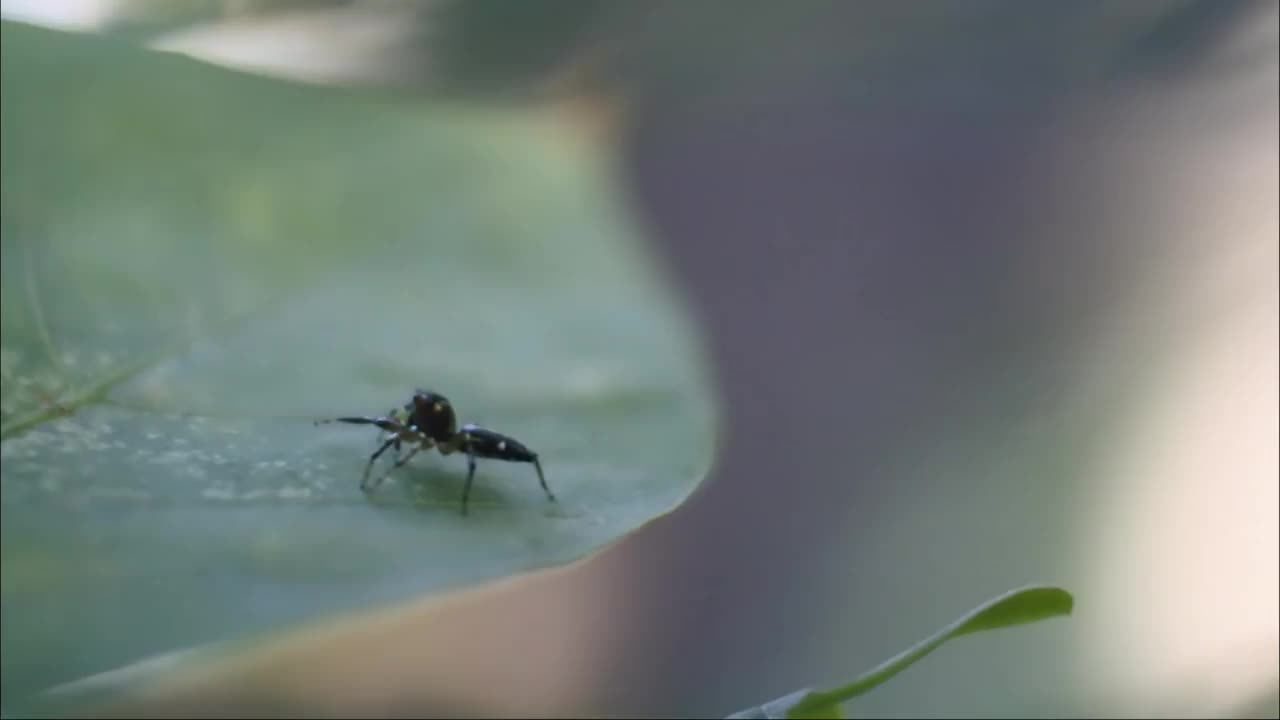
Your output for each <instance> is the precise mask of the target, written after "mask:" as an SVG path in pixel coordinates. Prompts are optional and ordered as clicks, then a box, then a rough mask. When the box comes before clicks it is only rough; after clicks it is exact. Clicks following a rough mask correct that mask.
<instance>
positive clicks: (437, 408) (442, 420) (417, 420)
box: [315, 389, 556, 515]
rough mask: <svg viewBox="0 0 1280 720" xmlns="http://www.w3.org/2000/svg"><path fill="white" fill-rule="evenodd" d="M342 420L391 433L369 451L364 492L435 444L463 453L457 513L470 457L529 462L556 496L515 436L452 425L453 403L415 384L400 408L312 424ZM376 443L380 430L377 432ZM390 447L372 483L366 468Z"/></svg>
mask: <svg viewBox="0 0 1280 720" xmlns="http://www.w3.org/2000/svg"><path fill="white" fill-rule="evenodd" d="M332 422H342V423H350V424H353V425H374V426H377V427H378V429H379V430H381V431H383V432H389V433H391V438H390V439H389V440H387V441H386V442H383V443H382V445H381V446H380V447H379V448H378V449H377V450H375V451H374V453H373V454H372V455H370V456H369V462H368V464H366V465H365V468H364V475H363V477H361V479H360V489H361V490H363V491H365V492H370V491H372V490H373V489H375V488H377V486H378V485H380V484H382V481H383V480H386V479H387V477H388V476H390V475H391V473H393V472H395V470H396V469H397V468H399V467H400V466H402V465H404V464H405V463H407V462H409V460H411V459H412V458H413V456H414V455H417V454H418V452H420V451H422V450H430V449H431V448H435V449H437V450H439V451H440V454H441V455H451V454H453V453H455V452H464V453H466V454H467V481H466V483H465V484H464V485H463V487H462V514H463V515H466V514H467V498H468V497H469V496H470V495H471V481H472V478H473V477H474V476H475V473H476V458H490V459H494V460H507V461H511V462H527V463H533V467H534V468H535V469H536V470H537V471H538V482H539V483H540V484H541V485H542V490H543V492H545V493H546V494H547V500H549V501H551V502H555V501H556V496H555V495H554V494H552V492H551V489H550V488H548V487H547V480H546V478H545V477H543V475H542V464H541V463H540V462H538V454H537V453H535V452H533V451H532V450H530V449H529V448H527V447H525V445H524V444H523V443H521V442H519V441H517V440H516V439H515V438H511V437H508V436H506V435H503V434H502V433H498V432H494V431H493V430H487V429H485V428H482V427H480V426H478V425H471V424H467V425H463V426H462V427H461V428H458V419H457V416H456V415H455V414H454V411H453V404H452V403H450V402H449V399H448V398H446V397H445V396H443V395H441V394H439V393H436V392H432V391H430V390H422V389H418V390H416V391H415V392H414V394H413V398H411V399H410V400H409V402H407V403H405V404H404V407H403V408H393V409H392V410H391V411H389V412H388V413H387V414H386V415H385V416H383V417H363V416H357V417H339V418H332V419H329V420H317V421H316V422H315V424H316V425H323V424H325V423H332ZM378 440H379V442H382V434H381V433H379V435H378ZM402 443H403V444H408V445H413V449H411V450H410V451H409V453H408V454H407V455H401V454H400V449H401V444H402ZM393 446H394V447H395V449H396V462H395V465H393V466H391V469H390V470H388V471H387V472H386V473H385V474H383V475H382V477H380V478H379V479H378V481H377V482H375V483H373V484H372V485H370V484H369V472H370V471H371V470H372V469H373V464H374V462H376V461H377V459H378V457H379V456H381V455H382V453H384V452H386V451H387V448H390V447H393Z"/></svg>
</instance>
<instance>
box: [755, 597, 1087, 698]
mask: <svg viewBox="0 0 1280 720" xmlns="http://www.w3.org/2000/svg"><path fill="white" fill-rule="evenodd" d="M1073 605H1074V600H1073V599H1072V597H1071V594H1070V593H1068V592H1067V591H1066V590H1063V589H1061V588H1056V587H1043V586H1034V587H1027V588H1022V589H1018V590H1012V591H1010V592H1008V593H1006V594H1004V595H1002V596H1000V597H998V598H995V599H994V600H991V601H989V602H987V603H984V604H983V605H980V606H979V607H977V608H975V609H974V610H973V611H971V612H970V613H969V614H968V615H965V616H964V617H962V618H960V619H959V620H957V621H955V622H954V623H952V624H951V625H948V626H947V627H945V628H943V629H942V630H939V631H938V632H937V633H935V634H934V635H933V636H932V637H929V638H927V639H925V640H924V641H922V642H920V643H919V644H917V645H916V646H915V647H913V648H911V649H909V650H907V651H905V652H903V653H901V654H899V655H897V656H896V657H893V658H891V659H890V660H888V661H887V662H885V663H883V664H882V665H880V666H879V667H877V668H876V669H874V670H872V671H871V672H869V673H867V674H865V675H863V676H862V677H860V678H858V679H857V680H854V681H853V682H850V683H848V684H846V685H841V686H839V687H836V688H832V689H830V690H808V691H805V690H802V691H799V692H795V693H791V694H789V695H784V696H783V697H781V698H778V699H777V700H773V701H771V702H769V703H766V704H764V705H762V706H760V707H759V708H752V709H750V710H745V711H742V712H740V713H737V714H735V715H731V716H730V717H731V718H781V717H786V718H791V719H792V720H801V719H817V718H822V719H827V718H839V717H842V715H841V710H840V704H841V703H843V702H846V701H848V700H850V699H851V698H854V697H857V696H858V695H862V694H863V693H865V692H867V691H868V690H871V689H872V688H874V687H876V686H878V685H880V684H881V683H884V682H885V681H887V680H888V679H889V678H891V677H893V676H894V675H897V674H898V673H900V672H902V671H903V670H905V669H907V667H909V666H910V665H912V664H913V663H915V662H916V661H917V660H919V659H921V658H923V657H924V656H925V655H928V654H929V653H931V652H933V651H934V650H935V649H937V648H938V646H940V645H942V644H943V643H945V642H946V641H948V640H950V639H952V638H955V637H959V636H961V635H967V634H969V633H974V632H979V631H982V630H995V629H998V628H1004V627H1010V626H1013V625H1021V624H1024V623H1030V622H1036V621H1038V620H1045V619H1048V618H1051V617H1057V616H1060V615H1069V614H1071V610H1072V607H1073Z"/></svg>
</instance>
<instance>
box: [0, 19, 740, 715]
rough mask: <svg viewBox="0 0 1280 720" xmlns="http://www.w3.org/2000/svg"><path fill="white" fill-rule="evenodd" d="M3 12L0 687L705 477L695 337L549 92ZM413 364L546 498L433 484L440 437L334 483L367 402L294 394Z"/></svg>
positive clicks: (588, 519)
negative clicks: (245, 57)
mask: <svg viewBox="0 0 1280 720" xmlns="http://www.w3.org/2000/svg"><path fill="white" fill-rule="evenodd" d="M0 29H2V33H3V43H0V48H2V51H3V64H2V72H3V83H2V85H0V87H2V91H3V103H2V105H0V107H2V108H3V123H2V124H0V132H2V134H3V153H2V163H3V165H2V167H3V183H2V184H0V209H2V212H0V255H2V258H3V263H2V264H0V273H2V279H3V282H2V283H0V300H2V302H0V316H2V318H0V319H2V320H3V322H2V324H0V327H2V332H0V386H2V387H0V396H2V399H3V402H2V403H0V438H3V442H2V443H0V451H2V452H0V470H2V477H3V479H2V481H0V515H2V518H3V543H2V544H0V554H2V559H3V563H2V565H0V568H2V569H0V576H2V579H3V589H2V591H0V592H2V596H3V602H2V603H0V612H2V617H3V633H2V634H0V638H2V643H3V645H2V647H3V652H2V653H0V656H2V661H3V665H2V667H0V675H2V676H3V678H2V679H3V685H4V702H5V708H4V713H5V714H6V715H7V714H10V713H21V712H23V710H22V708H23V705H24V703H26V702H27V701H28V700H30V699H31V698H32V697H35V696H38V695H39V693H40V691H41V690H42V689H45V688H50V687H53V686H57V685H62V684H64V683H68V682H72V681H75V680H77V679H78V678H85V677H96V680H95V682H94V683H89V685H93V686H95V687H96V686H97V685H98V684H104V683H106V681H107V680H111V679H113V678H120V677H132V675H130V674H129V673H124V674H121V673H114V674H112V673H111V671H113V670H117V669H120V668H122V667H129V666H130V665H131V664H133V663H137V662H139V661H141V660H142V659H144V658H150V657H154V656H160V657H183V658H185V657H186V656H183V655H177V656H171V655H167V654H168V653H172V652H174V651H177V650H181V649H184V648H189V647H192V646H202V645H206V644H213V645H215V646H217V647H226V646H227V645H226V644H225V643H231V645H232V646H237V647H239V646H241V645H240V643H239V641H241V640H243V641H246V642H247V641H249V640H252V639H255V638H259V637H262V636H264V635H267V634H269V633H274V632H276V631H280V630H284V629H287V628H296V627H301V626H304V625H306V626H313V625H315V624H318V623H320V622H321V621H322V620H323V619H325V618H331V617H334V616H335V615H337V614H340V613H346V612H352V611H365V610H369V609H373V608H378V607H385V606H388V605H390V604H393V603H399V602H402V601H408V600H411V599H416V598H420V597H423V596H425V595H430V594H434V593H438V592H441V591H444V590H456V589H460V588H462V587H466V586H470V585H474V584H476V583H479V582H481V581H486V580H494V579H497V578H500V577H504V576H508V575H512V574H516V573H521V572H526V571H530V570H533V569H536V568H541V567H548V566H552V565H559V564H563V563H566V562H569V561H571V560H575V559H578V558H581V557H583V556H585V555H588V554H590V553H592V552H595V551H597V550H599V549H600V548H602V547H604V546H605V545H607V544H610V543H612V542H614V541H616V540H617V539H618V538H619V537H620V536H622V535H624V534H626V533H628V532H630V531H632V530H634V529H636V528H638V527H639V526H641V525H643V524H644V523H646V522H648V521H649V520H651V519H653V518H655V517H657V516H659V515H662V514H663V513H666V512H668V511H670V510H671V509H673V508H674V507H676V506H677V505H679V504H680V503H681V502H682V501H683V500H684V499H685V498H686V497H687V496H688V495H689V493H690V492H691V491H692V490H693V489H694V488H695V487H696V485H697V484H698V482H699V481H700V480H701V479H702V477H703V474H704V472H705V470H706V469H707V467H708V465H709V463H710V459H711V457H712V454H713V451H714V445H715V407H714V403H713V400H712V396H711V393H710V388H711V385H710V383H709V382H708V378H707V376H706V375H705V374H704V372H705V368H704V365H703V363H702V356H701V353H700V352H699V344H700V342H699V339H698V336H697V334H696V332H694V328H693V325H692V323H691V322H690V321H689V318H688V317H687V316H686V314H685V313H684V309H683V308H682V307H681V306H680V304H679V302H678V298H677V297H676V296H675V295H673V294H672V293H671V292H670V289H669V288H668V286H667V285H666V281H665V279H664V278H663V276H662V275H661V273H660V272H659V270H658V269H657V267H656V266H655V265H654V264H653V263H652V262H651V261H650V259H649V257H648V256H647V254H646V253H645V252H644V248H643V245H642V242H641V238H640V237H639V234H638V233H637V231H636V230H635V227H634V225H633V224H632V223H631V221H630V218H628V217H627V214H626V212H625V205H624V203H622V202H621V201H620V198H619V192H618V189H617V187H616V186H615V185H614V183H613V182H612V177H613V176H612V175H611V173H610V169H609V167H608V165H607V156H604V155H602V154H601V153H600V152H599V151H598V149H597V148H594V147H592V146H591V145H590V144H589V141H588V140H585V139H583V136H581V135H580V134H577V133H575V132H574V130H573V126H572V123H566V122H560V121H558V120H557V116H556V115H555V114H554V113H546V112H525V111H521V110H518V109H505V108H484V107H475V106H468V105H454V104H450V105H441V104H438V103H422V102H417V101H410V100H407V99H397V98H390V97H381V96H378V97H372V96H366V95H361V94H357V93H353V92H348V91H335V90H332V89H326V88H317V87H308V86H302V85H296V84H290V83H284V82H278V81H273V80H267V79H264V78H259V77H252V76H249V75H245V74H241V73H236V72H231V71H228V70H225V69H222V68H217V67H213V66H210V65H206V64H203V63H198V62H195V61H192V60H190V59H187V58H183V57H179V56H176V55H172V54H168V53H158V52H150V51H144V50H141V49H138V48H135V47H130V46H127V45H125V44H122V43H117V42H113V41H111V40H109V39H105V38H102V37H98V36H92V35H76V34H66V33H57V32H50V31H46V30H39V29H36V28H32V27H29V26H24V25H19V24H14V23H9V22H6V23H3V25H0ZM415 387H428V388H432V389H435V390H437V391H439V392H441V393H443V394H444V395H446V396H447V397H448V398H449V399H450V400H452V401H453V403H454V405H455V406H456V408H457V410H458V414H459V421H460V422H464V423H465V422H475V423H477V424H480V425H484V426H487V427H491V428H493V429H494V430H498V431H501V432H505V433H508V434H510V435H513V436H514V437H516V438H517V439H519V440H520V441H522V442H524V443H526V444H528V445H529V446H530V447H531V448H532V449H533V450H534V451H536V452H538V453H539V454H540V456H541V462H542V466H543V468H544V470H545V473H546V479H547V482H548V484H549V485H550V487H551V489H552V490H553V491H554V492H555V494H556V496H557V498H558V500H559V502H558V503H555V504H552V503H549V502H548V501H547V500H546V498H545V497H544V495H543V493H542V490H541V489H540V488H539V486H538V480H537V476H536V475H535V473H534V469H533V467H532V466H531V465H524V464H518V463H503V462H497V461H488V462H486V461H484V460H482V461H480V463H479V466H478V469H477V472H476V476H475V482H474V486H473V489H472V492H471V502H470V511H471V512H470V515H469V516H467V517H463V516H461V514H460V513H459V500H460V497H461V492H462V487H463V481H464V477H465V475H466V469H467V463H466V459H465V457H463V456H462V455H460V454H454V455H451V456H448V457H442V456H440V455H439V454H428V453H421V454H419V455H418V456H417V457H415V458H414V460H413V462H411V463H409V464H408V465H406V466H405V467H403V468H402V469H401V470H399V471H397V473H396V474H395V475H393V476H392V479H391V480H390V481H388V482H386V483H384V484H383V485H382V486H381V487H380V488H379V490H378V492H377V493H375V494H373V495H372V496H370V497H366V496H365V495H363V494H362V493H361V491H360V489H359V481H360V477H361V472H362V471H363V469H364V465H365V462H366V459H367V458H368V457H369V455H370V453H371V452H372V451H373V450H374V449H375V448H376V447H377V445H376V439H375V438H376V435H377V433H376V431H373V430H370V429H368V428H364V427H355V426H350V425H323V426H320V427H316V426H314V425H313V424H312V421H313V420H315V419H317V418H325V417H333V416H341V415H364V414H382V413H385V412H387V411H388V410H390V409H391V408H393V407H397V406H399V405H401V404H402V403H404V402H405V401H406V400H407V399H408V396H409V394H410V393H411V392H412V391H413V389H414V388H415ZM393 452H394V451H389V452H388V454H387V455H385V456H383V459H382V462H381V463H380V466H379V467H378V468H377V470H376V472H378V473H379V474H381V473H382V472H384V471H386V470H387V469H388V468H389V467H390V465H391V462H392V461H393V460H394V458H391V457H390V456H391V454H392V453H393ZM142 667H144V668H146V667H154V665H150V664H144V665H143V666H142ZM99 673H108V674H106V675H99ZM98 681H102V682H98ZM95 683H96V684H95ZM70 687H72V688H75V687H78V686H75V685H72V686H70Z"/></svg>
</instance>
